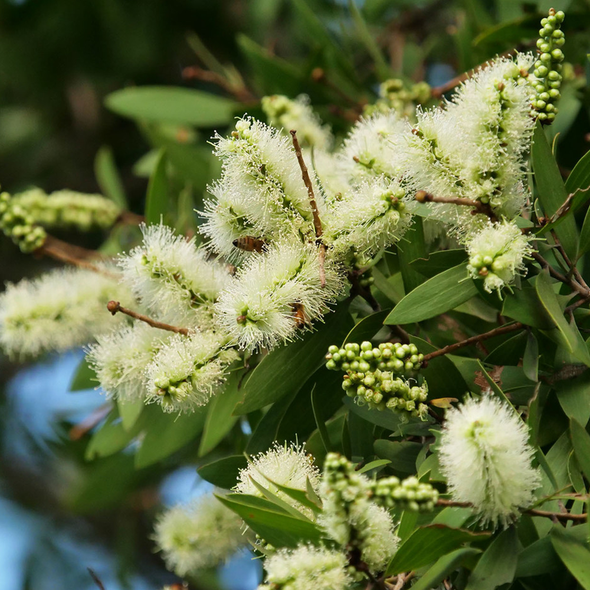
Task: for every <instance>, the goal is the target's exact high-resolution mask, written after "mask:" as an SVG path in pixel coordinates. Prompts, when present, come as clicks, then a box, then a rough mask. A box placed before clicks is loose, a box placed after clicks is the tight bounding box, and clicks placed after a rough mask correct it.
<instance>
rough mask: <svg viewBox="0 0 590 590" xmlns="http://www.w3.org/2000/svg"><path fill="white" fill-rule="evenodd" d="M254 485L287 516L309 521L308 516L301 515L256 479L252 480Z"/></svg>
mask: <svg viewBox="0 0 590 590" xmlns="http://www.w3.org/2000/svg"><path fill="white" fill-rule="evenodd" d="M250 481H251V482H252V485H253V486H254V487H255V488H256V489H257V490H258V491H259V492H260V493H261V494H262V495H263V496H264V497H265V498H266V499H267V500H268V501H269V502H272V503H273V504H274V505H275V506H277V507H279V508H281V509H282V510H283V511H284V512H285V513H286V514H290V515H291V516H292V517H293V518H300V519H301V520H307V521H309V522H311V520H309V518H307V517H306V516H304V515H303V514H301V512H299V510H297V508H293V506H291V505H290V504H288V503H287V502H285V500H283V499H281V498H279V497H278V496H277V495H276V494H275V493H274V492H272V491H271V490H269V489H267V488H265V487H264V486H263V485H262V484H261V483H260V482H258V481H256V480H255V479H254V478H250Z"/></svg>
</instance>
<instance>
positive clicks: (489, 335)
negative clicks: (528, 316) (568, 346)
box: [424, 322, 524, 362]
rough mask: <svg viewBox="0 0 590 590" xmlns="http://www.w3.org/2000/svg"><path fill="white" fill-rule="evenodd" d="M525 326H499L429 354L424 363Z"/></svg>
mask: <svg viewBox="0 0 590 590" xmlns="http://www.w3.org/2000/svg"><path fill="white" fill-rule="evenodd" d="M523 328H524V325H523V324H521V323H520V322H515V323H514V324H506V325H504V326H499V327H498V328H494V329H493V330H490V331H489V332H485V333H484V334H478V335H477V336H472V337H471V338H467V339H466V340H461V342H455V343H454V344H449V345H448V346H445V347H444V348H441V349H440V350H435V351H434V352H431V353H429V354H425V355H424V362H427V361H429V360H430V359H433V358H436V357H437V356H443V355H445V354H449V353H451V352H453V351H454V350H457V349H458V348H463V347H464V346H470V345H471V344H476V343H478V342H481V341H482V340H487V339H488V338H493V337H494V336H499V335H500V334H507V333H508V332H514V331H516V330H522V329H523Z"/></svg>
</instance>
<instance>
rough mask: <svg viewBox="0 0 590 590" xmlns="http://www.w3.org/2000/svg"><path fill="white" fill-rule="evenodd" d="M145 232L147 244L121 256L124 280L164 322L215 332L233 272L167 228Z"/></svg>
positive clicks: (146, 230) (143, 226)
mask: <svg viewBox="0 0 590 590" xmlns="http://www.w3.org/2000/svg"><path fill="white" fill-rule="evenodd" d="M141 229H142V232H143V242H142V244H141V245H140V246H138V247H137V248H134V249H133V250H131V252H129V253H128V254H124V255H122V256H121V257H120V258H119V266H120V268H121V271H122V279H123V281H124V282H125V283H126V284H127V285H129V287H130V288H131V289H132V290H133V293H134V294H135V296H136V297H137V299H138V300H139V301H141V302H142V303H143V304H144V305H145V306H146V308H147V309H148V310H149V311H150V313H153V314H156V315H157V317H158V318H159V319H160V320H161V321H164V322H169V323H172V324H178V325H183V326H188V327H191V328H192V327H197V328H200V329H207V328H211V327H212V317H213V303H214V302H215V300H216V299H217V297H218V295H219V293H220V291H221V290H222V289H224V288H225V287H226V286H227V285H228V284H229V281H230V278H231V277H230V275H229V272H228V270H227V268H226V267H225V266H224V265H222V264H221V263H219V262H217V261H214V260H208V256H207V254H206V251H205V250H203V249H201V248H198V247H197V246H196V244H195V240H194V238H193V239H190V240H188V239H186V238H185V237H184V236H181V235H178V234H175V232H174V230H173V229H172V228H170V227H168V226H166V225H162V224H159V225H150V226H145V225H142V226H141Z"/></svg>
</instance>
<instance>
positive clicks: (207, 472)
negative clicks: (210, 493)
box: [197, 455, 248, 490]
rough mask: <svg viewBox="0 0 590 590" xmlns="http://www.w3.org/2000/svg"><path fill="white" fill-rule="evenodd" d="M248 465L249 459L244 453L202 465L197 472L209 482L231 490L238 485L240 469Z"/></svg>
mask: <svg viewBox="0 0 590 590" xmlns="http://www.w3.org/2000/svg"><path fill="white" fill-rule="evenodd" d="M246 467H248V460H247V459H246V457H245V456H244V455H231V456H229V457H224V458H223V459H218V460H217V461H212V462H211V463H207V464H206V465H202V466H201V467H199V468H198V469H197V473H198V474H199V475H200V476H201V477H202V478H203V479H204V480H205V481H208V482H209V483H212V484H213V485H215V486H217V487H218V488H223V489H225V490H229V489H231V488H233V487H234V486H235V485H236V482H237V480H238V474H239V472H240V469H246Z"/></svg>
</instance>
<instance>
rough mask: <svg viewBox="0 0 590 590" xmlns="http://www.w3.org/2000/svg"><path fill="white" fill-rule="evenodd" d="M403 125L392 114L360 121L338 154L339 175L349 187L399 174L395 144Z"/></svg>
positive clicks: (398, 158) (398, 154) (403, 122)
mask: <svg viewBox="0 0 590 590" xmlns="http://www.w3.org/2000/svg"><path fill="white" fill-rule="evenodd" d="M406 126H407V123H406V122H405V121H404V120H403V119H401V118H400V117H399V115H397V113H396V112H395V111H394V110H390V111H387V112H385V113H377V114H375V115H373V116H371V117H369V118H363V119H361V120H360V121H359V122H358V123H357V124H356V125H355V126H354V127H353V129H352V131H351V132H350V134H349V136H348V137H347V138H346V139H345V141H344V146H343V147H342V149H341V150H340V151H339V152H338V155H337V157H338V163H339V170H340V173H341V174H342V175H343V176H344V177H345V178H347V179H349V180H350V182H352V183H353V184H358V183H360V182H362V181H365V180H368V179H371V178H375V177H379V176H384V177H386V178H390V179H393V178H397V177H398V176H400V174H401V173H402V168H401V163H402V158H401V152H400V147H399V141H400V139H401V137H402V135H403V133H404V131H405V129H406Z"/></svg>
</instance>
